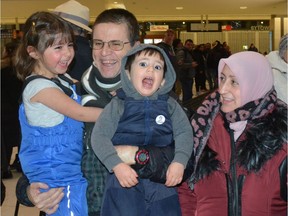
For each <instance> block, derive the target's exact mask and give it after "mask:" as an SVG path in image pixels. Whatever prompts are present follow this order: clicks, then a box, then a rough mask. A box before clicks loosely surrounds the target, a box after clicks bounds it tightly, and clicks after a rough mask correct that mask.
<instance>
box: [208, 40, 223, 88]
mask: <svg viewBox="0 0 288 216" xmlns="http://www.w3.org/2000/svg"><path fill="white" fill-rule="evenodd" d="M221 58H228V54H227V52H226V50H225V49H224V48H223V46H222V44H221V43H220V41H218V40H216V41H214V42H213V44H212V49H211V51H210V52H209V53H208V55H207V71H208V73H209V74H211V76H212V81H213V89H217V88H218V64H219V61H220V59H221ZM210 90H211V89H210Z"/></svg>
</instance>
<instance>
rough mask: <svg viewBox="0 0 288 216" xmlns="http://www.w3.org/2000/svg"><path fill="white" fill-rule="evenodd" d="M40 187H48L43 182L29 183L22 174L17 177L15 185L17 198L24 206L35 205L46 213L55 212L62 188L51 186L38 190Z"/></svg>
mask: <svg viewBox="0 0 288 216" xmlns="http://www.w3.org/2000/svg"><path fill="white" fill-rule="evenodd" d="M41 189H44V190H47V189H49V188H48V185H46V184H44V183H32V184H31V185H29V180H28V179H27V177H26V176H25V175H23V176H22V177H20V178H19V180H18V182H17V185H16V197H17V200H18V201H19V202H20V203H21V204H22V205H25V206H29V207H33V206H36V207H37V208H38V209H39V210H40V211H43V212H45V213H46V214H52V213H54V212H56V210H57V209H58V207H59V202H60V201H61V200H62V198H63V196H64V193H63V188H52V189H49V190H48V191H46V192H40V190H41Z"/></svg>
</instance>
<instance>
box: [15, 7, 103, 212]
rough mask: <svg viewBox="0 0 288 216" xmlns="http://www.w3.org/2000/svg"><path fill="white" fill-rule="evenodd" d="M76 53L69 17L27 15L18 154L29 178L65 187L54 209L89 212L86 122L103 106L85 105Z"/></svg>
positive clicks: (19, 65)
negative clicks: (73, 72)
mask: <svg viewBox="0 0 288 216" xmlns="http://www.w3.org/2000/svg"><path fill="white" fill-rule="evenodd" d="M73 58H74V34H73V30H72V28H71V26H70V25H69V24H68V23H67V22H66V21H64V20H63V19H62V18H61V17H59V16H57V15H55V14H53V13H49V12H36V13H34V14H32V15H31V16H30V17H29V18H28V19H27V21H26V22H25V25H24V36H23V39H22V42H21V44H20V45H19V48H18V50H17V54H16V58H15V66H16V70H17V75H18V77H19V78H20V79H21V80H23V81H24V84H23V93H22V103H21V105H20V108H19V119H20V125H21V134H22V141H21V148H20V152H19V158H20V162H21V166H22V169H23V172H24V174H25V175H26V176H27V177H28V179H29V182H30V183H33V182H43V183H45V184H46V185H47V187H46V188H43V189H44V191H45V189H46V190H47V189H49V188H59V187H63V188H64V193H65V195H66V196H65V197H63V199H62V200H61V202H60V203H59V207H58V209H57V211H56V212H55V213H54V214H53V215H83V216H84V215H88V208H87V200H86V189H87V181H86V179H85V178H84V177H83V173H82V172H81V158H82V149H83V142H82V136H83V123H82V122H95V121H96V119H97V118H98V116H99V115H100V112H101V111H102V109H99V108H92V107H83V106H81V104H80V99H81V97H80V96H79V95H78V94H77V92H76V91H77V90H76V88H75V84H74V82H76V80H73V79H72V78H71V77H70V76H69V75H68V74H67V73H66V72H67V70H68V67H69V64H70V63H71V62H72V60H73ZM67 107H69V109H67ZM67 171H68V172H67ZM39 192H40V193H41V191H39Z"/></svg>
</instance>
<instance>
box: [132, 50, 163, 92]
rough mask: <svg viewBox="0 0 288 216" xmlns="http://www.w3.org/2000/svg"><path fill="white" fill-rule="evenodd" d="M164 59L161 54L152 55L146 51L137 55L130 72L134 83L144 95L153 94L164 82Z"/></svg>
mask: <svg viewBox="0 0 288 216" xmlns="http://www.w3.org/2000/svg"><path fill="white" fill-rule="evenodd" d="M163 76H164V61H163V60H161V59H160V55H159V54H154V55H151V56H148V55H147V54H146V55H145V54H144V52H142V53H140V55H137V56H136V57H135V60H134V62H133V63H132V64H131V71H130V72H128V77H129V78H130V80H131V82H132V85H133V86H134V87H135V89H136V90H137V91H138V92H139V93H140V94H141V95H142V96H151V95H152V94H153V93H155V92H156V91H157V90H158V89H159V87H160V86H161V85H163V84H164V81H165V80H164V79H163Z"/></svg>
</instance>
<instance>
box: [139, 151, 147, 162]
mask: <svg viewBox="0 0 288 216" xmlns="http://www.w3.org/2000/svg"><path fill="white" fill-rule="evenodd" d="M138 159H139V161H141V162H145V161H146V160H147V155H146V153H144V152H142V153H140V154H139V157H138Z"/></svg>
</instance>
